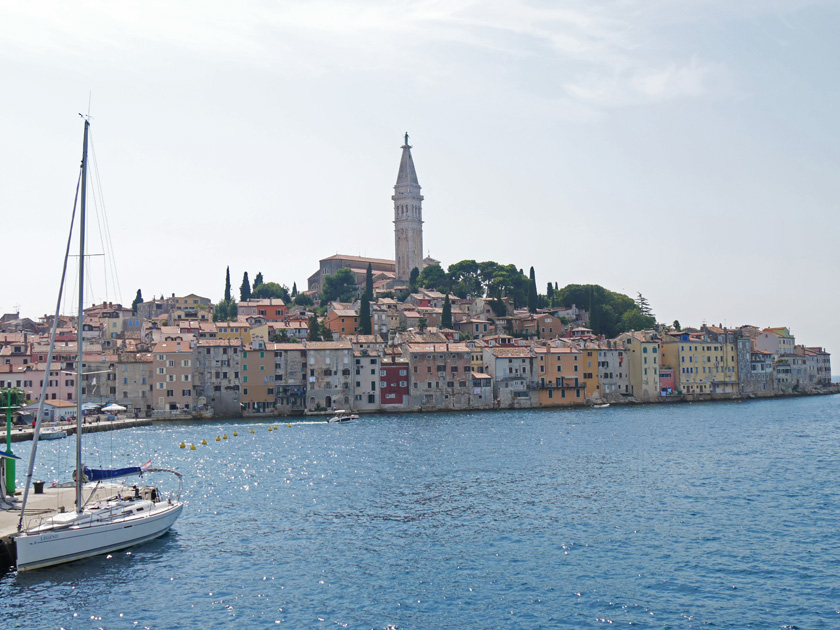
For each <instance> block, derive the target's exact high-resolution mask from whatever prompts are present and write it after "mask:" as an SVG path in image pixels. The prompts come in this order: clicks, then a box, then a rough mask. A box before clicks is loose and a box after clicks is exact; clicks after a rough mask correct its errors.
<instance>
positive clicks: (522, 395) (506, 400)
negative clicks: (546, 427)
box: [484, 346, 539, 407]
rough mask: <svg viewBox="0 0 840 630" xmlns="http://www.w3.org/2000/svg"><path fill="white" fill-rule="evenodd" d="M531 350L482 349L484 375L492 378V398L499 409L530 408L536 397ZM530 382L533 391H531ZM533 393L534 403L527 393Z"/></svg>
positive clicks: (511, 348)
mask: <svg viewBox="0 0 840 630" xmlns="http://www.w3.org/2000/svg"><path fill="white" fill-rule="evenodd" d="M534 358H535V353H534V348H531V347H527V346H521V347H510V346H505V347H498V346H488V347H486V348H484V372H485V374H489V375H490V376H491V377H492V378H493V396H494V398H495V401H496V405H497V406H499V407H531V406H534V405H535V404H536V403H537V401H538V398H539V395H538V394H537V393H536V391H537V390H536V376H535V367H534ZM532 382H533V387H532ZM532 391H534V392H535V393H534V399H535V400H534V401H532V400H531V392H532Z"/></svg>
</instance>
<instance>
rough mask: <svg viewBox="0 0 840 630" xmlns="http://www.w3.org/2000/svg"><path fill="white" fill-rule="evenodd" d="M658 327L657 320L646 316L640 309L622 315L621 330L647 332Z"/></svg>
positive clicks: (633, 309) (632, 309)
mask: <svg viewBox="0 0 840 630" xmlns="http://www.w3.org/2000/svg"><path fill="white" fill-rule="evenodd" d="M654 326H656V318H655V317H651V316H649V315H644V314H643V313H642V311H640V310H639V309H638V308H631V309H630V310H627V311H624V313H622V315H621V328H622V330H623V331H624V332H626V331H628V330H647V329H649V328H653V327H654Z"/></svg>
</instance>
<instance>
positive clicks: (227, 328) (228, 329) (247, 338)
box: [216, 321, 251, 345]
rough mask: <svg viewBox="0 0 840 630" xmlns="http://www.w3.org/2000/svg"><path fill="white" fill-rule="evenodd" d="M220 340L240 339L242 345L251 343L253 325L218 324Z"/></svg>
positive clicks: (241, 323)
mask: <svg viewBox="0 0 840 630" xmlns="http://www.w3.org/2000/svg"><path fill="white" fill-rule="evenodd" d="M216 337H217V338H218V339H240V340H242V344H243V345H244V344H247V343H251V324H249V323H248V322H242V321H234V322H216Z"/></svg>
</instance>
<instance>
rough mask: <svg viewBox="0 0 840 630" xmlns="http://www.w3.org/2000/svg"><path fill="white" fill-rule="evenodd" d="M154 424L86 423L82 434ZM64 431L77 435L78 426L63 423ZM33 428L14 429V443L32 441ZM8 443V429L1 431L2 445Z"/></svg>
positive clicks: (128, 420) (132, 421) (130, 420)
mask: <svg viewBox="0 0 840 630" xmlns="http://www.w3.org/2000/svg"><path fill="white" fill-rule="evenodd" d="M150 424H152V420H151V419H150V418H139V419H137V420H135V419H134V418H126V419H119V420H103V421H101V422H86V423H85V425H84V426H83V427H82V433H98V432H100V431H116V430H117V429H130V428H132V427H146V426H149V425H150ZM56 428H60V429H61V430H62V431H66V432H67V435H68V436H70V435H76V424H75V423H73V422H63V423H61V424H60V425H58V426H56ZM32 433H33V430H32V427H12V442H26V441H29V440H31V439H32ZM5 443H6V428H5V426H4V427H3V429H2V430H0V444H5Z"/></svg>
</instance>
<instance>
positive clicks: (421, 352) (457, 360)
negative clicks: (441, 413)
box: [402, 342, 472, 409]
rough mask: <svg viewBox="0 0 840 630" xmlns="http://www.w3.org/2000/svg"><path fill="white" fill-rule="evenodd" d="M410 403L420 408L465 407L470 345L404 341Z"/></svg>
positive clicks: (403, 349) (468, 385)
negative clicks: (409, 382)
mask: <svg viewBox="0 0 840 630" xmlns="http://www.w3.org/2000/svg"><path fill="white" fill-rule="evenodd" d="M402 352H403V356H404V357H405V359H406V360H407V361H408V364H409V366H410V375H411V404H412V406H413V407H415V408H421V409H468V408H469V402H470V387H471V385H472V382H471V379H470V354H471V353H470V349H469V348H468V347H467V346H466V344H464V343H422V342H421V343H407V344H404V345H403V346H402Z"/></svg>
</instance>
